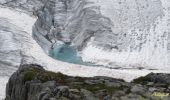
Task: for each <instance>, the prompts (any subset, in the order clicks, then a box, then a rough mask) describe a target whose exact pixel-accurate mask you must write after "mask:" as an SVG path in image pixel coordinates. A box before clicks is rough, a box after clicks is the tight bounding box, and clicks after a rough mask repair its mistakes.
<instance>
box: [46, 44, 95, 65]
mask: <svg viewBox="0 0 170 100" xmlns="http://www.w3.org/2000/svg"><path fill="white" fill-rule="evenodd" d="M49 56H50V57H52V58H54V59H57V60H60V61H63V62H68V63H73V64H81V65H88V66H94V64H92V63H89V62H83V61H82V58H81V57H80V56H78V54H77V51H76V50H75V49H74V48H73V47H71V46H69V45H67V44H63V45H59V46H57V47H55V48H53V49H51V50H50V52H49Z"/></svg>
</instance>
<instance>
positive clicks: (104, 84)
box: [6, 64, 170, 100]
mask: <svg viewBox="0 0 170 100" xmlns="http://www.w3.org/2000/svg"><path fill="white" fill-rule="evenodd" d="M162 77H164V78H166V79H162ZM169 77H170V75H169V74H149V75H147V76H145V77H141V78H139V79H135V80H134V81H133V82H132V83H127V82H124V81H123V80H119V79H113V78H108V77H101V76H100V77H92V78H81V77H70V76H66V75H63V74H61V73H53V72H49V71H45V70H44V69H43V68H42V67H41V66H39V65H33V64H32V65H22V66H20V68H19V70H18V71H16V72H15V73H14V74H13V75H12V76H11V78H10V79H9V82H8V84H7V88H6V100H139V99H144V100H160V99H161V98H159V97H156V95H153V94H154V92H155V93H156V92H157V93H164V94H165V93H166V94H168V93H169V92H170V88H167V87H169V85H170V79H169ZM143 82H144V83H143ZM162 99H165V100H166V99H167V100H168V96H163V97H162Z"/></svg>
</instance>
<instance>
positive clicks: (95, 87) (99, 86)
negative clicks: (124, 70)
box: [22, 68, 123, 94]
mask: <svg viewBox="0 0 170 100" xmlns="http://www.w3.org/2000/svg"><path fill="white" fill-rule="evenodd" d="M22 73H24V74H23V75H24V77H23V80H24V82H27V81H31V80H34V79H38V80H40V81H41V82H47V81H56V82H57V83H58V84H60V85H67V86H69V87H70V88H77V89H79V90H80V89H86V90H89V91H91V92H93V93H94V92H96V91H99V90H106V91H107V92H108V93H110V94H112V93H114V92H115V91H117V90H123V88H121V87H114V86H107V85H105V83H104V82H103V83H96V84H88V83H86V82H85V80H87V79H89V78H81V77H69V76H66V75H64V74H62V73H54V72H50V71H45V70H39V69H36V68H28V69H27V70H25V71H23V72H22Z"/></svg>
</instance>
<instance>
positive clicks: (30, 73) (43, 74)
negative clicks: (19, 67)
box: [22, 68, 67, 83]
mask: <svg viewBox="0 0 170 100" xmlns="http://www.w3.org/2000/svg"><path fill="white" fill-rule="evenodd" d="M22 73H23V81H24V82H27V81H31V80H34V79H38V80H40V81H41V82H47V81H52V80H53V81H57V82H58V83H64V82H65V79H66V77H67V76H66V75H64V74H62V73H54V72H50V71H45V70H40V69H36V68H28V69H26V70H25V71H23V72H22Z"/></svg>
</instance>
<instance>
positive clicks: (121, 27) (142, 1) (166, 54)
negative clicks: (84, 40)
mask: <svg viewBox="0 0 170 100" xmlns="http://www.w3.org/2000/svg"><path fill="white" fill-rule="evenodd" d="M89 1H91V2H95V3H94V4H92V5H93V6H99V7H100V12H101V14H102V15H103V16H105V17H107V18H109V19H110V20H111V26H110V27H111V31H112V32H111V33H110V34H107V33H106V32H104V33H103V34H100V36H94V37H93V38H91V40H90V41H89V43H88V45H87V47H86V48H85V49H84V50H83V52H82V57H83V59H84V61H92V62H96V63H99V64H104V65H107V66H110V67H123V68H139V67H143V68H145V69H166V68H167V67H170V9H169V8H170V1H169V0H121V1H118V0H89ZM96 44H98V45H96ZM106 44H107V47H103V46H101V45H106Z"/></svg>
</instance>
